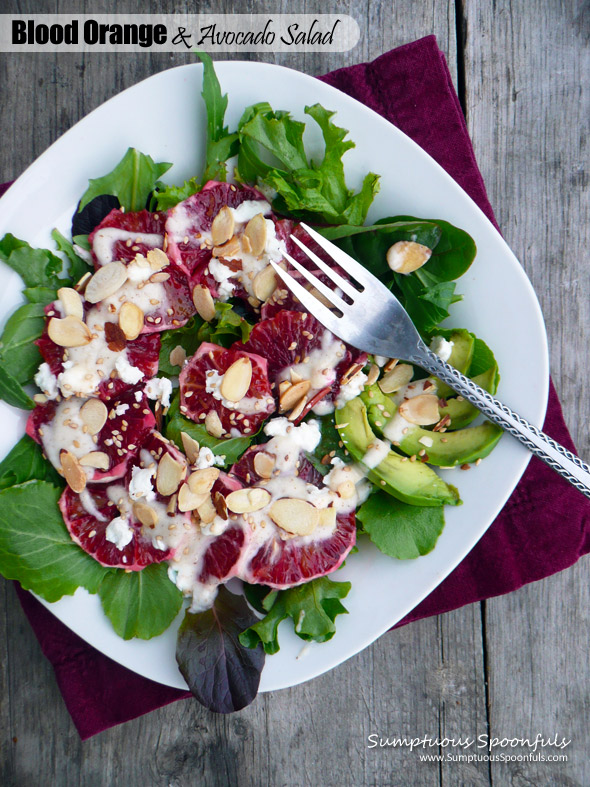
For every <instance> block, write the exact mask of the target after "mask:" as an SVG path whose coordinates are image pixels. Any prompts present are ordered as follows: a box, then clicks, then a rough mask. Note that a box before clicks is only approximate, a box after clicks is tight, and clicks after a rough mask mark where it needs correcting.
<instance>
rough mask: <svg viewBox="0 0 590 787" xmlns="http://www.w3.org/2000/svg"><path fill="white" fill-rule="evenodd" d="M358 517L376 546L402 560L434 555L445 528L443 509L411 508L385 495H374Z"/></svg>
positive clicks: (359, 511) (362, 507)
mask: <svg viewBox="0 0 590 787" xmlns="http://www.w3.org/2000/svg"><path fill="white" fill-rule="evenodd" d="M356 516H357V519H358V520H359V521H360V522H361V524H362V527H363V531H364V532H365V533H367V534H368V536H369V538H370V539H371V541H372V542H373V543H374V544H375V546H376V547H377V548H378V549H379V550H381V552H383V553H385V554H386V555H389V557H395V558H397V559H398V560H411V559H413V558H416V557H420V555H427V554H428V553H429V552H432V550H433V549H434V546H435V544H436V542H437V540H438V537H439V536H440V534H441V533H442V531H443V528H444V526H445V519H444V513H443V508H442V506H440V507H434V506H432V507H431V506H411V505H408V504H407V503H402V502H401V501H400V500H396V499H395V498H394V497H391V495H388V494H386V493H385V492H376V493H375V494H373V495H371V497H369V499H368V500H366V501H365V502H364V503H363V504H362V506H361V507H360V508H359V510H358V511H357V514H356Z"/></svg>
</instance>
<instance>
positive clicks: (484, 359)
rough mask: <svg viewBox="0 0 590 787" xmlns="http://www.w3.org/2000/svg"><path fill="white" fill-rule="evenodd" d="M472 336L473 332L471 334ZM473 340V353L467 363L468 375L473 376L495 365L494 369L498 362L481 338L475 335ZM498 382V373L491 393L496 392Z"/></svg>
mask: <svg viewBox="0 0 590 787" xmlns="http://www.w3.org/2000/svg"><path fill="white" fill-rule="evenodd" d="M471 335H472V336H473V334H471ZM474 338H475V342H474V344H473V355H472V357H471V363H470V365H469V370H468V372H467V376H468V377H475V376H476V375H478V374H482V373H483V372H487V370H488V369H491V368H492V366H495V367H496V369H497V368H498V363H497V361H496V359H495V357H494V353H493V352H492V351H491V350H490V348H489V347H488V345H487V344H486V343H485V342H484V340H483V339H478V338H477V336H474ZM499 382H500V375H499V374H498V375H497V376H496V382H495V385H494V387H493V391H492V393H495V392H496V388H497V387H498V383H499Z"/></svg>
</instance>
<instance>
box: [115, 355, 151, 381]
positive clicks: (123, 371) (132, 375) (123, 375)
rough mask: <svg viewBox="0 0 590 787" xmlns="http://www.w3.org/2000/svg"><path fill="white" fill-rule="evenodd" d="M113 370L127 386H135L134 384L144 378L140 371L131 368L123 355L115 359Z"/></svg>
mask: <svg viewBox="0 0 590 787" xmlns="http://www.w3.org/2000/svg"><path fill="white" fill-rule="evenodd" d="M115 369H116V370H117V373H118V375H119V378H120V379H121V380H123V382H124V383H127V384H128V385H135V383H138V382H139V381H140V380H141V379H142V377H143V376H144V375H143V372H142V371H141V370H140V369H138V368H137V367H136V366H131V364H130V363H129V361H128V360H127V358H125V356H124V355H120V356H119V357H118V358H117V360H116V362H115Z"/></svg>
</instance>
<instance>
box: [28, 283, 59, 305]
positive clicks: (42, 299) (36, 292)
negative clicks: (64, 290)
mask: <svg viewBox="0 0 590 787" xmlns="http://www.w3.org/2000/svg"><path fill="white" fill-rule="evenodd" d="M23 295H24V296H25V298H26V299H27V300H28V302H29V303H41V304H42V305H43V306H47V305H48V304H49V303H53V301H54V300H55V299H56V298H57V292H56V291H55V290H54V289H53V288H52V287H25V288H24V289H23Z"/></svg>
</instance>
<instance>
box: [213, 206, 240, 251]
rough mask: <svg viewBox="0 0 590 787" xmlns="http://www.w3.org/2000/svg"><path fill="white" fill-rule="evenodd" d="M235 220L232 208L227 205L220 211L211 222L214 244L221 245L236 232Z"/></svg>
mask: <svg viewBox="0 0 590 787" xmlns="http://www.w3.org/2000/svg"><path fill="white" fill-rule="evenodd" d="M234 226H235V221H234V217H233V213H232V212H231V209H230V208H228V206H227V205H224V206H223V208H222V209H221V210H220V211H219V213H218V214H217V216H215V218H214V219H213V223H212V224H211V240H212V241H213V245H214V246H221V245H222V244H223V243H225V242H226V241H228V240H229V239H230V238H231V237H232V235H233V234H234Z"/></svg>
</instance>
